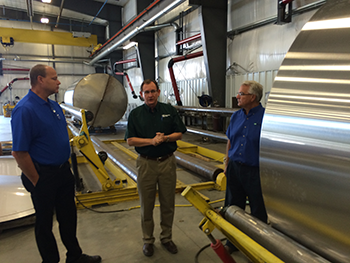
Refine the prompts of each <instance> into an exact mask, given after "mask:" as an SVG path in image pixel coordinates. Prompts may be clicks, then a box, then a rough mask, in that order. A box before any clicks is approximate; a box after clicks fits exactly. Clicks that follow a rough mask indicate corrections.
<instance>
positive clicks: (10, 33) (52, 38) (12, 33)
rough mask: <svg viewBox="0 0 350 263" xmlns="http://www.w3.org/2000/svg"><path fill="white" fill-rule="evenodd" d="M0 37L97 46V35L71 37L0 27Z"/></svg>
mask: <svg viewBox="0 0 350 263" xmlns="http://www.w3.org/2000/svg"><path fill="white" fill-rule="evenodd" d="M0 37H3V38H4V37H5V38H6V37H8V38H9V37H12V38H13V40H14V42H15V44H16V42H24V43H38V44H52V45H68V46H80V47H90V46H96V45H97V35H91V36H90V37H88V38H85V37H73V35H72V33H68V32H53V31H44V30H30V29H18V28H5V27H0Z"/></svg>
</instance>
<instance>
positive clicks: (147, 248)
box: [142, 243, 154, 257]
mask: <svg viewBox="0 0 350 263" xmlns="http://www.w3.org/2000/svg"><path fill="white" fill-rule="evenodd" d="M142 251H143V254H144V255H145V256H146V257H151V256H153V253H154V249H153V244H150V243H145V244H144V245H143V248H142Z"/></svg>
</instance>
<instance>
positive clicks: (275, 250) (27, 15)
mask: <svg viewBox="0 0 350 263" xmlns="http://www.w3.org/2000/svg"><path fill="white" fill-rule="evenodd" d="M0 7H1V9H0V40H1V47H0V104H1V105H0V128H1V131H0V143H1V152H2V156H0V162H1V163H0V172H1V173H0V188H1V194H0V195H1V199H0V211H1V214H0V262H11V261H12V262H40V260H41V259H40V255H39V252H38V251H37V248H36V244H35V237H34V225H33V224H34V220H35V215H34V209H33V207H32V203H31V200H30V195H29V193H27V192H26V191H25V189H24V188H23V187H22V186H21V180H20V177H19V175H20V173H21V172H20V169H19V168H18V167H17V165H16V162H15V160H14V158H13V157H12V156H11V147H12V146H11V141H12V136H11V125H10V121H11V112H12V110H13V109H14V107H15V106H16V104H17V103H18V101H20V100H21V99H22V98H23V97H24V96H25V95H26V94H27V93H28V90H29V89H30V84H29V78H28V72H29V70H30V68H31V67H33V66H34V65H36V64H44V65H48V66H50V67H53V68H54V69H55V70H56V72H57V74H58V78H59V81H60V82H61V84H60V89H59V92H58V93H57V94H54V95H52V96H51V97H50V98H51V99H52V100H55V101H57V102H59V103H61V107H62V108H63V109H64V110H65V112H66V119H67V128H68V131H69V133H70V138H71V140H72V144H73V145H74V149H75V150H76V152H77V153H78V171H79V174H80V176H81V181H80V183H81V182H82V186H80V188H79V187H77V192H76V205H77V208H78V239H79V242H80V243H81V246H82V248H83V250H84V252H86V253H88V254H99V255H101V257H102V259H103V261H102V262H167V261H168V262H232V261H228V259H223V258H220V253H218V252H217V251H216V250H215V249H212V248H210V246H209V245H210V243H211V242H213V238H214V240H215V239H222V240H224V239H226V238H228V239H230V240H231V241H232V240H233V242H234V244H235V245H236V246H237V247H238V248H239V250H240V251H237V252H234V253H232V255H231V256H232V260H234V261H235V262H238V263H245V262H349V260H350V249H349V248H350V238H349V237H350V229H349V227H348V226H347V225H348V222H349V219H350V207H349V205H348V200H349V190H350V189H349V185H350V166H349V163H350V162H349V161H350V135H349V134H350V133H349V130H350V95H349V83H350V77H349V74H348V73H349V69H350V67H349V61H350V56H349V54H350V49H349V45H348V44H347V43H349V40H350V39H349V38H350V34H349V33H350V32H349V30H350V19H349V14H350V2H349V1H348V0H329V1H325V0H277V1H276V0H251V1H243V0H232V1H224V0H219V1H210V0H74V1H72V0H51V1H48V2H46V1H44V0H43V1H41V0H26V1H25V0H0ZM148 78H149V79H155V80H156V81H157V83H158V84H159V88H160V91H161V92H160V96H159V101H160V102H164V103H169V104H171V105H173V106H174V107H175V108H176V109H177V110H178V112H179V114H180V116H181V118H182V120H183V122H184V123H185V125H186V127H187V132H186V133H185V134H184V136H183V139H182V140H181V141H179V142H178V150H177V151H176V154H175V155H176V158H177V186H176V208H175V220H174V242H175V243H176V244H177V245H178V248H179V253H178V254H176V255H173V254H170V253H169V252H168V251H166V250H165V249H164V248H163V247H162V246H161V244H160V242H159V240H158V241H156V243H155V253H154V255H153V256H152V257H145V256H144V255H143V253H142V245H143V242H142V237H141V226H140V211H139V200H138V194H137V186H136V181H137V176H136V174H137V172H136V165H135V159H136V158H137V154H136V152H135V150H134V147H130V146H128V145H127V143H126V142H125V140H124V134H125V129H126V124H127V118H128V116H129V114H130V112H131V111H132V110H133V109H134V108H136V107H138V106H139V105H142V104H143V103H144V101H143V100H142V97H141V96H140V85H141V83H142V82H143V80H144V79H148ZM245 80H254V81H257V82H259V83H261V84H262V85H263V87H264V91H263V97H262V100H261V104H262V106H263V107H265V108H266V111H265V115H264V119H263V124H262V128H261V138H260V159H259V161H260V178H261V182H262V192H263V196H264V201H265V205H266V209H267V213H268V218H269V224H268V225H267V224H263V223H262V222H260V221H259V220H257V219H255V218H253V217H251V216H250V214H249V206H248V207H247V211H246V212H244V211H239V210H235V208H232V209H231V208H230V209H231V210H227V211H228V212H226V215H223V214H218V213H217V212H218V210H219V209H220V208H221V207H222V206H223V205H224V198H225V189H226V177H225V174H224V173H223V167H224V166H223V160H224V157H225V155H226V142H227V137H226V135H225V132H226V130H227V127H228V124H229V121H230V116H231V115H232V113H234V112H235V111H237V110H239V107H238V106H237V100H236V94H237V92H238V90H239V88H240V86H241V83H243V82H244V81H245ZM87 91H88V92H87ZM90 114H91V115H90ZM92 116H93V117H92ZM82 132H84V133H85V134H89V135H90V136H88V140H87V141H84V144H82V143H79V142H80V140H81V139H82V137H81V133H82ZM83 139H84V138H83ZM84 140H85V139H84ZM79 151H82V152H84V154H79ZM1 152H0V153H1ZM96 152H99V153H101V152H103V154H100V155H97V154H96ZM86 155H87V156H88V158H86ZM91 158H97V161H96V162H99V163H100V166H99V168H96V167H94V166H93V165H91V163H89V162H90V161H89V160H90V159H91ZM103 158H104V159H103ZM102 159H103V161H102ZM101 170H102V172H101ZM104 173H105V174H107V176H105V175H104ZM101 174H102V175H101ZM106 178H107V179H106ZM78 183H79V182H77V184H78ZM13 189H16V190H15V191H13ZM248 205H249V203H248ZM154 212H155V218H156V219H158V218H159V207H156V208H155V210H154ZM158 220H159V219H158ZM156 222H157V221H156ZM57 225H58V224H57V222H56V221H55V223H54V233H55V236H56V239H57V241H58V246H59V250H60V257H61V262H64V259H65V252H66V251H65V248H64V246H63V244H62V243H60V239H59V234H58V226H57ZM156 226H157V224H156ZM159 231H160V230H159V229H157V227H156V229H155V232H156V233H155V234H156V237H157V235H159ZM157 242H158V243H157ZM214 242H216V241H214ZM222 242H223V243H224V242H225V241H222ZM218 244H219V242H218ZM19 251H21V252H20V253H19ZM230 258H231V257H230ZM229 260H231V259H229Z"/></svg>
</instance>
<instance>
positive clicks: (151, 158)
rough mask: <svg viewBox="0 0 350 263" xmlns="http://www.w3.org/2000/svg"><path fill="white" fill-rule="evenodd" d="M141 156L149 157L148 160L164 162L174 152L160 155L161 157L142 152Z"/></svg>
mask: <svg viewBox="0 0 350 263" xmlns="http://www.w3.org/2000/svg"><path fill="white" fill-rule="evenodd" d="M140 156H141V157H142V158H145V159H147V160H153V161H158V162H163V161H165V160H166V159H168V158H169V157H171V156H173V153H169V154H167V155H164V156H160V157H150V156H147V155H143V154H140Z"/></svg>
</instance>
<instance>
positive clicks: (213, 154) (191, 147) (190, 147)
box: [177, 141, 225, 163]
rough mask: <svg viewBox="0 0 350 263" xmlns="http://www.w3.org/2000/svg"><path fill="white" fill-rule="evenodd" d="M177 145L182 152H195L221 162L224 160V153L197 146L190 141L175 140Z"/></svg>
mask: <svg viewBox="0 0 350 263" xmlns="http://www.w3.org/2000/svg"><path fill="white" fill-rule="evenodd" d="M177 145H178V146H179V148H178V151H180V152H183V153H189V152H192V153H197V154H200V155H203V156H206V157H209V158H211V159H213V160H215V161H218V162H220V163H222V162H223V161H224V157H225V154H224V153H220V152H217V151H213V150H209V149H207V148H204V147H200V146H197V145H195V144H192V143H188V142H184V141H177Z"/></svg>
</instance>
